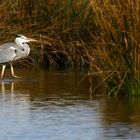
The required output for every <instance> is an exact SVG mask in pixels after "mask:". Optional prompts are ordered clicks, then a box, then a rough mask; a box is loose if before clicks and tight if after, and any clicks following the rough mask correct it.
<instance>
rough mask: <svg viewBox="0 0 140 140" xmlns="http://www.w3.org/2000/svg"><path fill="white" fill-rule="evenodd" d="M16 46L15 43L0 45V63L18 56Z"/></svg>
mask: <svg viewBox="0 0 140 140" xmlns="http://www.w3.org/2000/svg"><path fill="white" fill-rule="evenodd" d="M16 52H17V50H16V48H15V47H14V43H6V44H3V45H0V63H7V62H11V61H13V60H14V58H15V57H16Z"/></svg>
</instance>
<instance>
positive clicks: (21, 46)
mask: <svg viewBox="0 0 140 140" xmlns="http://www.w3.org/2000/svg"><path fill="white" fill-rule="evenodd" d="M31 41H36V40H35V39H31V38H28V37H26V36H24V35H21V34H19V35H18V36H17V37H16V39H15V42H13V43H5V44H2V45H0V64H2V72H1V78H3V75H4V71H5V68H6V65H7V63H9V64H10V67H11V74H12V76H13V77H18V76H16V75H15V74H14V68H13V64H12V62H13V61H15V60H18V59H21V58H24V57H26V56H28V55H29V53H30V47H29V46H28V44H27V43H28V42H31Z"/></svg>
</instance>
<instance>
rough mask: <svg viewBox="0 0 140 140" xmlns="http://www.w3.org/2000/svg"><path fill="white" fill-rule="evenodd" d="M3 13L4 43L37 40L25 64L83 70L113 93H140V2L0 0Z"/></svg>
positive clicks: (0, 32) (0, 26) (129, 0)
mask: <svg viewBox="0 0 140 140" xmlns="http://www.w3.org/2000/svg"><path fill="white" fill-rule="evenodd" d="M0 13H1V14H0V19H1V20H0V35H1V38H0V41H1V43H3V42H6V41H9V40H10V39H12V38H14V37H15V34H17V33H22V34H25V35H27V36H30V37H33V38H36V39H38V40H39V41H38V43H37V44H34V47H32V53H31V55H30V57H29V58H28V59H26V60H22V65H26V64H27V62H28V63H30V64H31V65H37V66H45V67H50V66H51V67H67V66H85V67H89V68H90V75H92V73H93V72H97V73H100V74H101V76H102V77H103V80H102V81H101V83H100V84H103V83H105V85H106V90H107V91H108V93H109V95H118V94H121V95H132V94H136V95H139V94H140V92H139V89H140V82H139V79H140V75H139V65H140V57H139V53H140V46H139V43H140V38H139V36H140V32H139V31H140V14H139V13H140V1H139V0H125V1H124V0H106V1H103V0H99V1H97V0H78V1H74V0H47V1H46V0H26V1H24V0H2V1H1V2H0ZM24 62H25V63H24ZM93 91H94V89H93Z"/></svg>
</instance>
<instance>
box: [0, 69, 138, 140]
mask: <svg viewBox="0 0 140 140" xmlns="http://www.w3.org/2000/svg"><path fill="white" fill-rule="evenodd" d="M7 73H8V72H7ZM17 74H18V75H20V76H23V77H24V78H22V79H12V78H5V79H4V80H1V88H0V90H1V91H0V140H19V139H20V140H94V139H95V140H96V139H98V140H112V139H115V140H122V139H130V140H132V139H133V140H137V139H139V137H140V119H139V118H140V99H139V98H135V97H134V98H131V99H128V98H127V99H117V98H116V99H112V98H109V97H105V96H104V95H103V94H102V92H103V87H98V88H96V90H95V93H96V95H94V94H91V89H92V86H96V85H97V83H98V82H99V81H100V80H99V79H98V78H97V77H94V78H93V80H91V79H90V78H89V77H88V76H87V72H86V71H82V70H68V71H65V70H59V71H54V70H47V71H39V70H34V71H26V70H17Z"/></svg>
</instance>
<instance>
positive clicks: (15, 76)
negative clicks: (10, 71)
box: [12, 75, 23, 79]
mask: <svg viewBox="0 0 140 140" xmlns="http://www.w3.org/2000/svg"><path fill="white" fill-rule="evenodd" d="M12 76H13V77H14V78H19V79H20V78H23V77H20V76H17V75H12Z"/></svg>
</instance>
